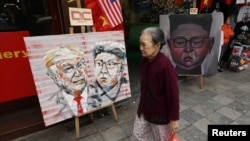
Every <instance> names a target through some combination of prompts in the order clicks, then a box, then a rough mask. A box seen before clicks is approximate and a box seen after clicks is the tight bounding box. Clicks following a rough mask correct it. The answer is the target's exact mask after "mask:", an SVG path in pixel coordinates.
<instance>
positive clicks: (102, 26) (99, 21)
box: [84, 0, 123, 32]
mask: <svg viewBox="0 0 250 141" xmlns="http://www.w3.org/2000/svg"><path fill="white" fill-rule="evenodd" d="M84 2H85V6H86V8H89V9H91V11H92V17H93V23H94V27H95V29H96V31H97V32H98V31H112V30H123V23H122V22H121V23H118V24H110V20H109V19H108V17H107V16H106V15H108V14H106V13H104V12H105V10H104V9H103V7H100V3H99V1H98V0H85V1H84ZM108 16H111V17H113V16H112V13H111V15H110V14H109V15H108Z"/></svg>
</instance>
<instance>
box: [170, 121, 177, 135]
mask: <svg viewBox="0 0 250 141" xmlns="http://www.w3.org/2000/svg"><path fill="white" fill-rule="evenodd" d="M169 127H170V132H171V133H173V132H177V130H178V129H179V124H178V121H177V120H170V123H169Z"/></svg>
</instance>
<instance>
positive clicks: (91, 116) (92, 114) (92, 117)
mask: <svg viewBox="0 0 250 141" xmlns="http://www.w3.org/2000/svg"><path fill="white" fill-rule="evenodd" d="M89 117H90V120H91V121H93V120H94V113H93V112H92V113H89Z"/></svg>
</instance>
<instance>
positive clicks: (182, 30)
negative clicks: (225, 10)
mask: <svg viewBox="0 0 250 141" xmlns="http://www.w3.org/2000/svg"><path fill="white" fill-rule="evenodd" d="M220 19H223V15H221V14H197V15H161V16H160V28H161V29H162V30H163V31H164V32H165V35H166V41H167V43H168V44H166V46H165V47H163V52H165V53H166V54H168V55H171V58H172V62H173V64H174V66H175V69H176V71H177V73H178V74H184V75H185V74H187V75H190V74H191V75H196V74H198V75H200V74H202V75H213V74H215V73H216V72H217V66H218V55H219V54H220V53H219V52H220V47H221V33H222V32H221V26H222V23H221V22H220V21H221V20H220Z"/></svg>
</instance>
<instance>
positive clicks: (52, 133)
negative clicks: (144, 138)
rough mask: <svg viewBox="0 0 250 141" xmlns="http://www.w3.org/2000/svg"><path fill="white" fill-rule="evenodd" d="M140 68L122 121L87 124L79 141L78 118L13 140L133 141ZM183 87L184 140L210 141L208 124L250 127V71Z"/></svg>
mask: <svg viewBox="0 0 250 141" xmlns="http://www.w3.org/2000/svg"><path fill="white" fill-rule="evenodd" d="M137 68H138V65H135V66H131V65H130V64H129V73H130V74H129V75H130V83H131V89H132V93H133V96H132V97H131V98H130V99H127V100H125V101H123V102H120V103H117V104H116V110H117V113H118V116H119V121H118V122H115V121H114V119H113V118H112V116H111V115H112V114H107V115H103V116H101V117H98V118H96V119H95V120H94V121H92V122H89V123H88V124H83V125H82V126H81V128H80V132H81V133H80V138H79V139H76V138H75V128H74V119H70V120H68V121H66V122H63V123H59V124H58V125H55V126H52V127H49V128H48V129H45V130H42V131H39V132H36V133H33V134H30V135H27V136H24V137H20V138H17V139H15V140H13V141H74V140H77V141H131V140H132V139H131V133H132V130H133V123H134V117H135V114H136V109H137V106H138V96H139V85H138V84H139V83H138V82H139V78H138V76H139V72H138V70H137ZM179 87H180V105H181V108H180V112H181V114H180V117H181V119H180V121H179V124H180V129H179V131H178V133H177V136H178V137H179V138H180V139H181V141H207V125H208V124H250V69H249V68H247V69H245V70H243V71H241V72H233V71H229V70H224V71H223V72H221V73H217V74H216V75H214V76H208V77H204V86H203V88H202V89H201V88H200V87H199V77H190V78H189V79H180V80H179ZM109 113H110V111H109ZM80 122H81V120H80Z"/></svg>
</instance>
